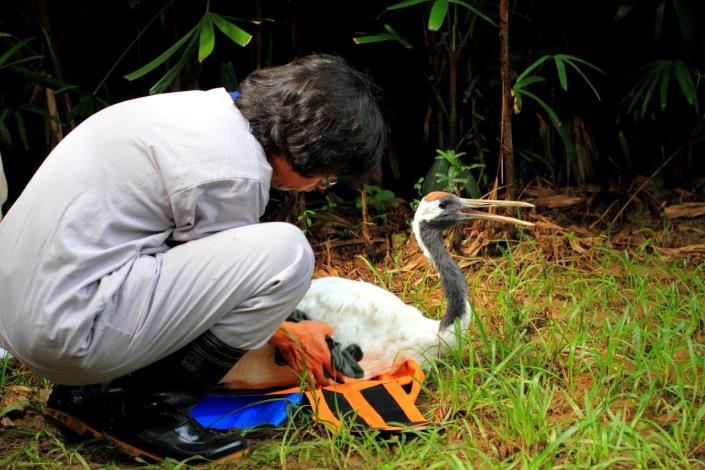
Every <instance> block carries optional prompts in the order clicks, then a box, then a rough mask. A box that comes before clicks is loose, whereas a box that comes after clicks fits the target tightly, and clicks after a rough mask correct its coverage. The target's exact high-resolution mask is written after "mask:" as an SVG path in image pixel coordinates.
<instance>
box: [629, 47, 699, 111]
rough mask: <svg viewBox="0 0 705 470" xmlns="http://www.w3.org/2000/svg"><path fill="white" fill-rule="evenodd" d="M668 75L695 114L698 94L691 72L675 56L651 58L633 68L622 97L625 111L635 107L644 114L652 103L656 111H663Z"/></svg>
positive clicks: (666, 97) (666, 103) (697, 106)
mask: <svg viewBox="0 0 705 470" xmlns="http://www.w3.org/2000/svg"><path fill="white" fill-rule="evenodd" d="M671 77H675V79H676V83H677V84H678V88H679V89H680V91H681V92H682V94H683V97H684V98H685V100H686V101H687V102H688V105H690V106H692V107H693V109H694V110H695V112H696V114H699V113H700V109H699V104H698V94H697V90H696V86H695V82H694V81H693V76H692V74H691V72H690V70H689V68H688V66H687V65H686V64H685V63H684V62H683V61H682V60H679V59H675V60H667V59H661V60H654V61H652V62H649V63H648V64H646V65H644V66H643V67H641V68H640V69H639V70H638V71H637V73H636V80H635V83H634V86H633V87H632V88H631V89H630V90H629V91H628V92H627V94H626V95H625V97H624V99H623V100H622V101H623V103H624V104H625V105H626V110H627V113H631V112H632V111H635V110H636V109H639V115H640V116H641V117H644V115H646V112H647V111H648V110H649V108H650V107H652V106H653V107H654V108H656V109H658V110H659V111H665V110H666V108H667V107H668V105H669V90H670V88H671V87H670V83H671ZM657 90H658V91H657Z"/></svg>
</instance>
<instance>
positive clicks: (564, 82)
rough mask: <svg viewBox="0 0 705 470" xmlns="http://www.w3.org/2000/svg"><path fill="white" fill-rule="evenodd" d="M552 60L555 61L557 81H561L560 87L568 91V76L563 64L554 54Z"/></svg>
mask: <svg viewBox="0 0 705 470" xmlns="http://www.w3.org/2000/svg"><path fill="white" fill-rule="evenodd" d="M553 61H554V62H555V63H556V71H557V72H558V81H559V82H560V83H561V88H563V90H565V91H568V76H567V75H566V73H565V64H564V63H563V61H562V60H561V58H560V57H558V56H554V57H553Z"/></svg>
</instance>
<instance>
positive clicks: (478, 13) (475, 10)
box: [448, 0, 497, 26]
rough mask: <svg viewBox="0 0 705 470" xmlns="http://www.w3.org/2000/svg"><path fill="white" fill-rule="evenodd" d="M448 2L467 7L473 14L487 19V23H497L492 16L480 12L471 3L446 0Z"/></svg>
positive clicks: (494, 24)
mask: <svg viewBox="0 0 705 470" xmlns="http://www.w3.org/2000/svg"><path fill="white" fill-rule="evenodd" d="M448 2H449V3H455V4H456V5H460V6H463V7H465V8H467V9H468V10H470V11H471V12H473V13H474V14H475V15H477V16H478V17H479V18H482V19H483V20H485V21H487V22H488V23H489V24H491V25H492V26H497V23H496V22H495V21H494V20H493V19H492V18H490V17H489V16H487V15H486V14H484V13H483V12H482V10H480V9H479V8H477V7H474V6H472V5H470V4H469V3H467V2H463V1H462V0H448Z"/></svg>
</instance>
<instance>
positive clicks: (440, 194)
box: [423, 191, 450, 202]
mask: <svg viewBox="0 0 705 470" xmlns="http://www.w3.org/2000/svg"><path fill="white" fill-rule="evenodd" d="M449 194H450V193H447V192H445V191H433V192H430V193H428V194H427V195H425V196H424V197H423V198H424V200H426V201H429V202H431V201H435V200H437V199H442V198H444V197H446V196H448V195H449Z"/></svg>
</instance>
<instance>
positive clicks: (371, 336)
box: [222, 277, 469, 389]
mask: <svg viewBox="0 0 705 470" xmlns="http://www.w3.org/2000/svg"><path fill="white" fill-rule="evenodd" d="M468 308H469V307H468ZM297 309H298V310H301V311H302V312H304V313H305V314H306V316H307V317H308V318H309V319H310V320H315V321H321V322H324V323H327V324H329V325H331V326H333V328H334V329H335V331H334V333H333V339H334V340H336V341H337V342H339V343H341V345H342V346H343V347H344V348H345V347H347V346H349V345H351V344H357V345H358V346H359V347H360V349H362V351H363V358H362V360H361V361H360V363H359V364H360V367H362V369H363V370H364V371H365V376H364V378H363V379H367V378H370V377H374V376H377V375H380V374H384V373H388V372H391V371H393V370H394V369H396V367H397V366H398V365H399V364H400V363H402V362H404V361H405V360H407V359H414V360H415V361H417V362H418V363H420V364H427V363H428V361H429V360H432V359H434V358H436V357H438V356H439V354H440V352H441V350H442V348H445V347H452V346H454V345H455V344H456V335H455V333H454V332H453V331H449V330H445V331H441V332H439V325H440V321H439V320H432V319H430V318H427V317H425V316H424V315H423V314H422V313H421V312H420V311H419V310H418V309H417V308H415V307H413V306H411V305H407V304H405V303H404V302H403V301H402V300H401V299H400V298H399V297H397V296H396V295H394V294H392V293H391V292H388V291H386V290H384V289H382V288H381V287H378V286H376V285H374V284H370V283H367V282H363V281H353V280H350V279H343V278H340V277H323V278H319V279H314V280H313V282H312V283H311V288H310V289H309V290H308V292H307V293H306V296H305V297H304V298H303V300H302V301H301V303H299V305H298V307H297ZM461 327H462V328H465V327H467V325H461ZM299 381H300V378H299V377H298V376H296V375H295V374H294V373H293V372H292V371H291V370H290V369H288V368H286V367H281V366H276V365H275V363H274V348H273V347H272V346H270V345H265V346H264V347H263V348H260V349H257V350H254V351H250V352H249V353H247V354H246V355H245V357H243V358H242V359H241V360H240V361H239V362H238V363H237V364H236V365H235V367H234V368H233V369H231V370H230V372H229V373H228V375H227V376H226V377H225V378H224V379H223V380H222V383H223V384H224V385H225V386H226V387H228V388H238V389H239V388H269V387H280V386H288V385H292V386H293V385H296V384H298V383H299Z"/></svg>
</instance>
